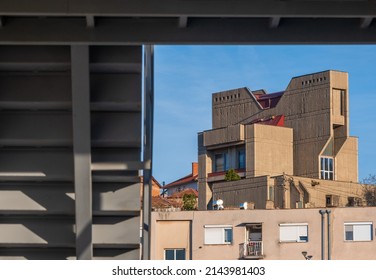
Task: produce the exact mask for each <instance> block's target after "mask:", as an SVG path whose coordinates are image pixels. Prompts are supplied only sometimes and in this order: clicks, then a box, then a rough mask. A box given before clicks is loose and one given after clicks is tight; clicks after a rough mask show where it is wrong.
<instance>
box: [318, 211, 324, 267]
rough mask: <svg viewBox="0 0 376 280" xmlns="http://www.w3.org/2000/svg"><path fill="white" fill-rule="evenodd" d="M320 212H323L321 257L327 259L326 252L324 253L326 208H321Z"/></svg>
mask: <svg viewBox="0 0 376 280" xmlns="http://www.w3.org/2000/svg"><path fill="white" fill-rule="evenodd" d="M319 213H320V214H321V259H322V260H324V259H325V254H324V250H325V249H324V241H325V240H324V218H325V217H324V215H325V213H326V212H325V210H320V211H319Z"/></svg>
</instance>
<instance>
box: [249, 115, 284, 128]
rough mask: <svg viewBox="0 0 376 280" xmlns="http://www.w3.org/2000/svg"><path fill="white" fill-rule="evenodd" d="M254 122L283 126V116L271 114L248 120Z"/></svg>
mask: <svg viewBox="0 0 376 280" xmlns="http://www.w3.org/2000/svg"><path fill="white" fill-rule="evenodd" d="M254 123H259V124H266V125H274V126H285V116H284V115H278V116H271V117H268V118H261V119H256V120H253V121H251V122H249V123H248V124H254Z"/></svg>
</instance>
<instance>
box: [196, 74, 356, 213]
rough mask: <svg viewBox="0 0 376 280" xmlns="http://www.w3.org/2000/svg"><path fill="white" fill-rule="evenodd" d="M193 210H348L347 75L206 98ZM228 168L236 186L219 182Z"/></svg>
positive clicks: (351, 193) (352, 179)
mask: <svg viewBox="0 0 376 280" xmlns="http://www.w3.org/2000/svg"><path fill="white" fill-rule="evenodd" d="M198 162H199V172H198V173H199V174H198V182H199V209H200V210H205V209H211V208H212V205H213V202H215V201H216V200H217V199H218V198H221V199H222V200H223V201H224V206H225V207H226V206H227V208H238V207H239V204H241V203H243V202H248V203H250V204H251V205H253V206H254V207H255V208H258V209H277V208H310V207H329V206H355V205H361V204H362V185H361V184H359V183H358V139H357V138H356V137H352V136H350V135H349V87H348V73H346V72H342V71H334V70H328V71H323V72H319V73H313V74H307V75H303V76H299V77H294V78H292V79H291V81H290V83H289V84H288V86H287V88H286V89H285V90H284V91H280V92H276V93H267V92H266V91H265V90H263V89H262V90H256V91H251V90H249V89H248V88H238V89H233V90H228V91H223V92H218V93H215V94H213V96H212V129H210V130H207V131H203V132H200V133H199V134H198ZM231 168H232V169H234V170H235V171H236V172H237V174H238V175H239V176H240V178H241V180H239V181H229V182H227V181H225V180H224V179H225V173H226V171H227V170H229V169H231Z"/></svg>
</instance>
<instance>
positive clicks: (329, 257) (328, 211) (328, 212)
mask: <svg viewBox="0 0 376 280" xmlns="http://www.w3.org/2000/svg"><path fill="white" fill-rule="evenodd" d="M326 213H327V214H328V220H327V224H328V260H330V259H331V256H330V254H331V252H330V246H331V244H330V213H331V211H330V210H326Z"/></svg>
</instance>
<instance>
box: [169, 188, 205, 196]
mask: <svg viewBox="0 0 376 280" xmlns="http://www.w3.org/2000/svg"><path fill="white" fill-rule="evenodd" d="M185 194H193V195H194V196H195V197H196V198H197V197H198V191H196V190H194V189H192V188H189V189H185V190H182V191H180V192H176V193H173V194H172V195H170V196H169V197H168V198H183V196H184V195H185Z"/></svg>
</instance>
